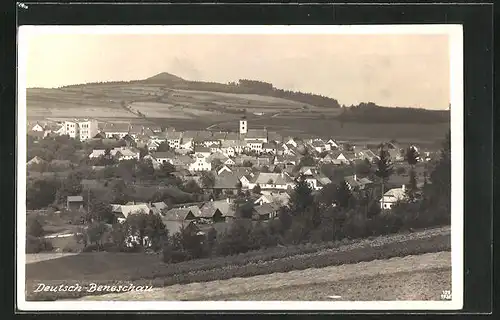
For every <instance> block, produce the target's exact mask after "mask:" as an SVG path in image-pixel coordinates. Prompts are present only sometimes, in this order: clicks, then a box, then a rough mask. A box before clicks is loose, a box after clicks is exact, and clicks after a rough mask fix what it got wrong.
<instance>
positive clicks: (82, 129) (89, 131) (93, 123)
mask: <svg viewBox="0 0 500 320" xmlns="http://www.w3.org/2000/svg"><path fill="white" fill-rule="evenodd" d="M78 127H79V137H80V141H85V140H88V139H92V138H93V137H94V136H95V135H96V134H97V133H98V132H99V127H98V123H97V120H93V119H83V120H80V121H79V122H78Z"/></svg>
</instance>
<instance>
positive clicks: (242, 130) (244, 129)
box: [240, 117, 248, 134]
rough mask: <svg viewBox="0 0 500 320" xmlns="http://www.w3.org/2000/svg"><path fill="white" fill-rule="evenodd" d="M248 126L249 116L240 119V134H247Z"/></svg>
mask: <svg viewBox="0 0 500 320" xmlns="http://www.w3.org/2000/svg"><path fill="white" fill-rule="evenodd" d="M247 132H248V126H247V118H246V117H243V118H242V119H241V120H240V134H247Z"/></svg>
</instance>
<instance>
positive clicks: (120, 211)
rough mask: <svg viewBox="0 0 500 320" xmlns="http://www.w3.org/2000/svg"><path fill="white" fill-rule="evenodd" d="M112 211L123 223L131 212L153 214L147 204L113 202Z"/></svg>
mask: <svg viewBox="0 0 500 320" xmlns="http://www.w3.org/2000/svg"><path fill="white" fill-rule="evenodd" d="M111 207H112V211H113V213H114V214H115V216H116V218H117V220H118V222H120V223H123V222H124V221H125V220H127V217H128V216H129V215H131V214H151V213H152V210H151V208H150V207H149V206H148V205H147V204H145V203H141V204H125V205H120V204H112V205H111Z"/></svg>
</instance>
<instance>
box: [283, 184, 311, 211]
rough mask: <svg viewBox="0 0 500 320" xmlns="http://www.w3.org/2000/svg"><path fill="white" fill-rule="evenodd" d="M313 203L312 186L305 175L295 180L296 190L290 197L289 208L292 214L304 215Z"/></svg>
mask: <svg viewBox="0 0 500 320" xmlns="http://www.w3.org/2000/svg"><path fill="white" fill-rule="evenodd" d="M313 203H314V197H313V195H312V189H311V186H310V185H309V183H307V181H306V179H305V177H304V175H299V177H298V178H297V179H296V180H295V188H294V189H293V192H292V194H291V195H290V201H289V206H290V209H291V214H292V215H294V216H298V215H302V214H304V212H305V211H306V209H307V208H308V207H310V206H312V205H313Z"/></svg>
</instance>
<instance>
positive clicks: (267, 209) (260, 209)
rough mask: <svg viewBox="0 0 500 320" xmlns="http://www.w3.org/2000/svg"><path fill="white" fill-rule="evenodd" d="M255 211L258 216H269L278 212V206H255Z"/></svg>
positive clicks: (266, 204)
mask: <svg viewBox="0 0 500 320" xmlns="http://www.w3.org/2000/svg"><path fill="white" fill-rule="evenodd" d="M254 210H255V211H256V212H257V214H258V215H261V216H263V215H269V214H270V213H273V212H275V211H276V210H277V208H276V206H273V205H271V204H270V203H264V204H262V205H260V206H255V207H254Z"/></svg>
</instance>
